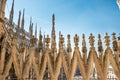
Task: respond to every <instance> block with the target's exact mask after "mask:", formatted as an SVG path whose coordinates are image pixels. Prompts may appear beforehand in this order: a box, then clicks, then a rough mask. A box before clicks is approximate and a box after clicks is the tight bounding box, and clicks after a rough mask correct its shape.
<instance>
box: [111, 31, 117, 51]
mask: <svg viewBox="0 0 120 80" xmlns="http://www.w3.org/2000/svg"><path fill="white" fill-rule="evenodd" d="M112 36H113V37H112V40H113V42H112V44H113V50H114V51H117V48H118V45H117V41H116V33H114V32H113V33H112Z"/></svg>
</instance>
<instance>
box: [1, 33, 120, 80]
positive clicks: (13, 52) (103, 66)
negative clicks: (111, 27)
mask: <svg viewBox="0 0 120 80" xmlns="http://www.w3.org/2000/svg"><path fill="white" fill-rule="evenodd" d="M112 35H113V39H112V40H111V41H112V43H113V47H112V48H111V47H110V38H109V36H108V34H107V33H106V34H105V37H104V40H105V45H106V48H105V49H103V46H102V40H101V36H100V34H99V35H98V49H97V48H95V46H94V41H95V39H94V36H93V35H92V34H90V36H89V43H90V49H88V50H89V51H88V52H89V53H87V47H86V41H85V35H84V34H83V39H82V51H80V49H79V46H78V44H79V36H78V35H77V34H76V35H75V37H74V44H75V47H74V50H73V56H71V55H72V50H71V42H70V35H68V44H67V54H66V51H65V49H64V47H63V46H64V37H63V36H62V35H61V36H60V40H59V44H60V46H59V50H58V52H57V53H55V54H56V55H57V56H56V59H54V58H53V56H54V55H51V54H52V53H51V51H52V50H51V48H50V46H49V45H50V38H49V36H48V35H47V37H46V39H45V42H46V48H45V51H43V50H42V47H40V50H39V52H36V50H35V44H36V38H34V36H33V37H32V38H31V40H30V49H29V50H28V49H27V48H26V43H25V37H23V38H22V43H21V44H20V45H19V48H18V46H17V37H16V36H13V37H12V39H11V41H9V42H10V43H11V47H7V45H8V42H7V40H6V39H7V38H4V39H3V40H2V42H0V44H1V43H2V45H1V46H2V48H1V53H0V55H1V56H0V80H5V79H6V77H7V76H8V75H9V71H10V68H11V65H12V64H13V65H14V69H15V74H16V76H17V78H18V79H20V80H24V79H26V78H28V76H29V71H30V68H31V66H33V69H34V73H35V76H36V79H37V80H43V77H44V74H45V71H46V67H48V71H49V76H50V78H51V80H58V77H59V75H60V69H61V68H63V69H64V72H65V75H66V78H67V80H73V79H74V75H75V72H76V68H77V66H78V69H79V70H80V73H81V75H82V78H83V80H90V75H91V71H92V69H93V64H95V68H96V71H97V75H98V78H99V80H106V79H107V72H108V68H109V65H111V66H112V67H113V70H114V73H115V75H116V76H117V78H118V79H120V63H119V60H120V59H119V56H120V40H119V39H120V38H119V39H118V40H117V39H116V36H115V33H113V34H112ZM41 42H42V41H41ZM9 48H10V49H9ZM8 50H9V52H8ZM97 50H98V51H97ZM7 52H8V53H9V57H6V55H7V54H8V53H7ZM43 52H44V53H43ZM36 55H37V57H36ZM87 55H88V57H87ZM53 59H54V60H55V61H54V60H53ZM6 60H7V61H6ZM53 61H54V63H53Z"/></svg>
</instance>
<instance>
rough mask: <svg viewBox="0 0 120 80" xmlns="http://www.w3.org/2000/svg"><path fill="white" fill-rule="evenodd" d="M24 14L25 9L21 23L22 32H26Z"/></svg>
mask: <svg viewBox="0 0 120 80" xmlns="http://www.w3.org/2000/svg"><path fill="white" fill-rule="evenodd" d="M24 14H25V9H23V16H22V22H21V28H22V31H23V30H24V22H25V21H24Z"/></svg>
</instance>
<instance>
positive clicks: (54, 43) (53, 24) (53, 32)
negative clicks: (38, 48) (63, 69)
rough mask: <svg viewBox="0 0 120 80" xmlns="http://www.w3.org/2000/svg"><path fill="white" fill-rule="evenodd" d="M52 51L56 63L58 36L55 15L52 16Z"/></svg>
mask: <svg viewBox="0 0 120 80" xmlns="http://www.w3.org/2000/svg"><path fill="white" fill-rule="evenodd" d="M51 51H52V56H53V58H54V61H55V59H56V52H57V49H56V35H55V15H54V14H53V15H52V33H51Z"/></svg>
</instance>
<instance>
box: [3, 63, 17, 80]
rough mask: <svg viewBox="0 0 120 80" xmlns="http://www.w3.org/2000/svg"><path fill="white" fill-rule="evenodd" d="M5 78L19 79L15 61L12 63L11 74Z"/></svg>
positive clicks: (8, 79) (9, 79)
mask: <svg viewBox="0 0 120 80" xmlns="http://www.w3.org/2000/svg"><path fill="white" fill-rule="evenodd" d="M5 80H18V79H17V76H16V74H15V68H14V65H13V63H12V65H11V69H10V71H9V75H8V76H7V77H6V79H5Z"/></svg>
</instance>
